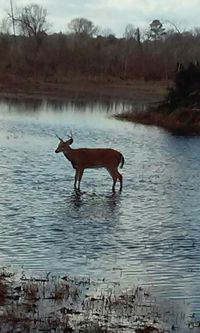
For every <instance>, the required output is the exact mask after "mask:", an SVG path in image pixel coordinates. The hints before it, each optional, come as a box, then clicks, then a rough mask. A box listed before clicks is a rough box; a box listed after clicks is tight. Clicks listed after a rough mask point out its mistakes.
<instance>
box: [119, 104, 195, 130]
mask: <svg viewBox="0 0 200 333" xmlns="http://www.w3.org/2000/svg"><path fill="white" fill-rule="evenodd" d="M115 117H116V118H117V119H120V120H126V121H132V122H134V123H139V124H143V125H149V126H158V127H161V128H163V129H165V130H167V131H168V132H170V133H172V134H174V135H183V136H196V135H200V110H195V109H190V108H180V109H177V110H174V111H173V112H159V111H157V110H154V111H147V112H130V111H129V112H124V113H121V114H117V115H116V116H115Z"/></svg>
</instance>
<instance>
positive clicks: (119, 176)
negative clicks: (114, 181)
mask: <svg viewBox="0 0 200 333" xmlns="http://www.w3.org/2000/svg"><path fill="white" fill-rule="evenodd" d="M116 174H117V178H118V179H119V182H120V188H119V190H120V191H122V186H123V177H122V175H121V173H120V172H119V171H118V170H117V169H116Z"/></svg>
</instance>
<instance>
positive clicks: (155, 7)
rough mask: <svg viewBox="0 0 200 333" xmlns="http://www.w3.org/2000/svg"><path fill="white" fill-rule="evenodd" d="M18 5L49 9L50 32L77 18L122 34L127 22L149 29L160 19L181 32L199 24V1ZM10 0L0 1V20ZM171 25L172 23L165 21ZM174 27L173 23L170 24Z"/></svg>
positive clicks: (23, 0)
mask: <svg viewBox="0 0 200 333" xmlns="http://www.w3.org/2000/svg"><path fill="white" fill-rule="evenodd" d="M12 1H13V7H14V10H16V8H17V7H21V6H25V5H28V4H31V3H36V4H38V5H41V6H42V7H44V8H45V9H47V20H48V22H50V23H51V32H60V31H62V32H66V31H67V25H68V23H69V22H70V21H71V20H72V19H74V18H76V17H84V18H87V19H89V20H91V21H92V22H93V23H94V24H95V25H98V26H99V27H100V28H101V29H103V30H106V29H111V31H112V32H113V33H114V34H115V35H116V36H118V37H120V36H123V33H124V31H125V27H126V25H127V24H132V25H133V26H134V27H136V28H137V27H140V28H141V29H148V27H149V24H150V23H151V22H152V21H153V20H154V19H158V20H160V21H161V22H162V23H165V22H167V21H170V22H172V23H173V24H175V25H176V26H177V27H178V28H179V30H180V31H183V30H190V29H192V28H195V27H200V0H167V1H166V0H122V1H120V0H98V1H96V0H57V1H55V0H33V1H29V0H12ZM9 8H10V0H0V20H2V19H3V18H4V17H5V16H6V12H8V11H9ZM165 26H166V27H170V23H168V24H167V23H165ZM171 27H172V26H171Z"/></svg>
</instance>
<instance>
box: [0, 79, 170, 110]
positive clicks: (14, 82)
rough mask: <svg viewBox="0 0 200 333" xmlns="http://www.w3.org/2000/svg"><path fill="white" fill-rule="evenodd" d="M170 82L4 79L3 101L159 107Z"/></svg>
mask: <svg viewBox="0 0 200 333" xmlns="http://www.w3.org/2000/svg"><path fill="white" fill-rule="evenodd" d="M168 86H169V83H168V82H163V81H144V80H135V81H125V80H120V79H113V78H112V79H109V78H107V79H106V78H105V79H100V78H72V79H70V78H67V79H65V80H60V81H58V80H57V81H56V80H52V81H45V80H43V79H40V78H37V79H34V78H21V77H18V76H8V75H6V76H0V97H1V98H35V99H43V98H47V99H52V100H53V99H54V100H55V99H59V100H67V99H83V100H84V99H92V100H100V99H106V100H113V99H115V100H127V101H130V102H133V103H134V102H135V103H146V104H148V103H157V102H160V101H161V100H162V99H163V97H164V96H165V94H166V91H167V87H168Z"/></svg>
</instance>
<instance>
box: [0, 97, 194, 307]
mask: <svg viewBox="0 0 200 333" xmlns="http://www.w3.org/2000/svg"><path fill="white" fill-rule="evenodd" d="M126 107H128V106H126V105H122V104H116V103H113V104H112V103H110V104H108V103H91V104H84V103H81V102H79V103H78V104H77V103H73V102H71V103H70V102H69V103H66V104H63V105H61V104H60V103H55V102H54V103H47V102H45V101H43V102H41V101H35V103H34V104H33V103H30V101H29V103H27V102H26V103H22V102H21V101H12V102H11V101H2V102H1V103H0V184H1V185H0V259H1V265H5V264H11V265H14V266H15V267H23V269H25V270H32V271H35V272H36V271H37V272H38V271H41V272H42V271H45V272H48V271H53V272H59V273H62V272H65V273H66V272H67V273H68V274H71V275H73V276H74V275H78V276H84V275H86V276H88V275H90V276H91V277H92V278H94V279H97V278H106V279H107V280H108V281H118V280H120V281H121V283H122V284H124V286H126V287H130V286H131V285H134V284H137V283H139V284H143V285H145V286H149V287H151V288H155V290H156V291H157V292H158V293H159V295H161V296H163V297H167V298H171V299H176V300H177V299H181V300H185V301H186V302H188V303H189V307H190V309H191V311H195V312H197V313H199V310H200V289H199V278H200V260H199V259H200V242H199V234H200V223H199V222H200V219H199V216H200V205H199V202H200V189H199V188H200V187H199V186H200V172H199V166H200V139H199V138H191V139H189V138H184V137H174V136H171V135H170V134H168V133H166V132H164V131H162V130H159V129H157V128H155V127H145V126H141V125H133V124H130V123H126V122H120V121H118V120H115V119H113V118H112V117H111V114H112V113H113V112H118V111H120V110H121V109H122V108H125V109H126ZM70 129H71V130H72V131H73V133H74V144H73V146H74V147H81V146H82V147H112V148H115V149H117V150H120V151H121V152H122V153H123V154H124V157H125V165H124V168H123V176H124V189H123V192H122V193H121V194H120V193H118V192H117V193H116V194H115V195H113V194H112V192H111V185H112V180H111V178H110V176H109V174H108V173H107V172H106V171H105V170H103V169H98V170H87V171H85V173H84V176H83V180H82V190H83V191H85V193H84V194H83V195H81V196H80V195H77V194H76V193H75V192H74V190H73V181H74V170H73V169H72V167H71V164H70V163H69V162H68V161H67V160H66V159H65V158H64V156H63V155H62V154H55V153H54V150H55V148H56V147H57V144H58V140H57V138H56V136H55V134H58V135H59V136H62V137H63V138H65V137H67V134H68V133H69V130H70Z"/></svg>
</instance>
